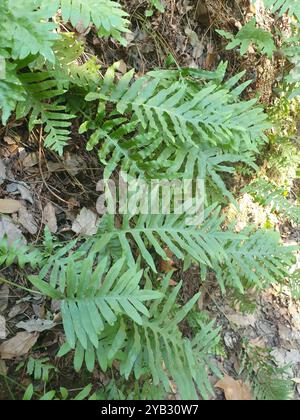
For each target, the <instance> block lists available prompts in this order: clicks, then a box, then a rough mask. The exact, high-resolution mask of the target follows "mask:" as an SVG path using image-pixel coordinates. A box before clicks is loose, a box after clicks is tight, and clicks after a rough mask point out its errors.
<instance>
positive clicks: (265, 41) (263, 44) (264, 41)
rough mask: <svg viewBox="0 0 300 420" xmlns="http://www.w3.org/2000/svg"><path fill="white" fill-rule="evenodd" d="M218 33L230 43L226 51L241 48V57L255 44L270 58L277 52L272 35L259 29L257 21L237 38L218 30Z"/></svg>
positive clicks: (239, 33)
mask: <svg viewBox="0 0 300 420" xmlns="http://www.w3.org/2000/svg"><path fill="white" fill-rule="evenodd" d="M217 32H218V34H219V35H221V36H223V37H224V38H226V39H227V40H229V41H230V43H229V44H228V45H227V46H226V50H233V49H234V48H236V47H238V46H240V53H241V55H244V54H246V52H247V51H248V49H249V47H250V46H251V45H252V44H254V45H255V46H256V47H257V48H258V50H259V51H260V52H262V53H263V54H267V56H268V57H269V58H272V56H273V53H274V51H275V50H276V46H275V44H274V41H273V36H272V34H271V33H270V32H267V31H264V30H263V29H261V28H257V26H256V20H255V19H252V20H250V21H249V22H248V23H246V25H244V26H243V27H242V29H240V30H239V32H238V33H237V35H236V36H234V35H232V34H231V33H229V32H225V31H222V30H217Z"/></svg>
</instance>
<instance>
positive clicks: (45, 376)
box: [26, 357, 57, 382]
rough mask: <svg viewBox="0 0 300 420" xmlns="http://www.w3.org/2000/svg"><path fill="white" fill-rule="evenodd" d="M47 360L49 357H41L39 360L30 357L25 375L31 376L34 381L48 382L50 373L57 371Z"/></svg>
mask: <svg viewBox="0 0 300 420" xmlns="http://www.w3.org/2000/svg"><path fill="white" fill-rule="evenodd" d="M49 360H50V359H49V357H42V358H40V359H35V358H33V357H30V358H29V360H28V362H27V369H26V371H27V374H28V375H29V376H33V378H34V379H35V380H36V381H40V380H42V381H43V382H48V381H49V374H50V372H51V371H54V372H55V371H57V369H56V368H55V366H53V365H52V364H50V363H49Z"/></svg>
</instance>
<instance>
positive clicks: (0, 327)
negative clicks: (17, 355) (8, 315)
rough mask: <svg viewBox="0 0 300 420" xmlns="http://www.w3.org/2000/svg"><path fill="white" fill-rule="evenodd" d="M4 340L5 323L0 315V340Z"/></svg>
mask: <svg viewBox="0 0 300 420" xmlns="http://www.w3.org/2000/svg"><path fill="white" fill-rule="evenodd" d="M5 339H6V321H5V318H4V316H1V315H0V340H5Z"/></svg>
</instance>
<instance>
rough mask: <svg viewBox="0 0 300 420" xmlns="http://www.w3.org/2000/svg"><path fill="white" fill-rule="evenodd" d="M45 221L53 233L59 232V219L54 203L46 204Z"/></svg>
mask: <svg viewBox="0 0 300 420" xmlns="http://www.w3.org/2000/svg"><path fill="white" fill-rule="evenodd" d="M44 219H45V223H46V225H47V226H48V228H49V230H50V232H51V233H56V232H57V219H56V214H55V208H54V206H53V205H52V203H50V202H49V203H48V204H46V206H45V207H44Z"/></svg>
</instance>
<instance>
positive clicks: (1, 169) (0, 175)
mask: <svg viewBox="0 0 300 420" xmlns="http://www.w3.org/2000/svg"><path fill="white" fill-rule="evenodd" d="M5 179H6V167H5V165H4V162H3V160H2V159H1V158H0V185H1V184H3V182H4V181H5Z"/></svg>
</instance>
